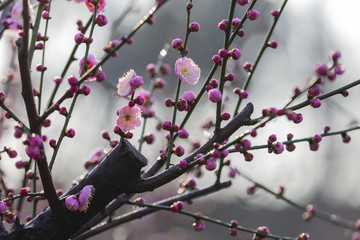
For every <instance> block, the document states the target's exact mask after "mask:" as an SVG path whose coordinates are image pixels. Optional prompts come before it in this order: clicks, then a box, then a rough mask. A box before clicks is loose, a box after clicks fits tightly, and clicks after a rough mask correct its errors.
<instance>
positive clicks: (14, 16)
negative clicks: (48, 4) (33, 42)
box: [6, 0, 34, 30]
mask: <svg viewBox="0 0 360 240" xmlns="http://www.w3.org/2000/svg"><path fill="white" fill-rule="evenodd" d="M28 5H29V15H30V22H32V20H31V19H32V18H33V15H34V10H33V8H32V5H31V4H30V3H29V4H28ZM22 11H23V1H22V0H18V1H17V2H16V3H15V4H14V6H13V7H12V9H11V13H10V18H8V19H6V21H7V22H8V23H9V24H10V25H9V29H11V30H18V29H22V28H23V17H22Z"/></svg>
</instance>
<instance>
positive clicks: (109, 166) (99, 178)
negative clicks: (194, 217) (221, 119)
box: [0, 103, 253, 240]
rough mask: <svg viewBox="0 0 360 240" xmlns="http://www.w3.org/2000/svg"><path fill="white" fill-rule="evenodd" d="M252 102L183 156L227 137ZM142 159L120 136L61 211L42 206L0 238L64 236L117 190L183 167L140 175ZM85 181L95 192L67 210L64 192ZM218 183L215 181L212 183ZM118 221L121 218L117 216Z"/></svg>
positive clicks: (158, 182)
mask: <svg viewBox="0 0 360 240" xmlns="http://www.w3.org/2000/svg"><path fill="white" fill-rule="evenodd" d="M252 112H253V105H252V104H251V103H249V104H248V105H247V106H246V107H245V108H244V110H243V111H242V112H241V113H239V114H238V115H237V116H236V117H235V118H234V119H233V120H231V121H230V122H229V123H228V124H227V125H226V126H225V127H224V128H222V129H219V131H217V132H216V133H215V134H214V136H213V137H212V138H210V139H209V140H208V141H207V142H206V143H205V144H204V145H203V146H201V147H200V148H199V149H198V150H197V151H195V152H194V153H192V154H191V155H190V156H188V157H187V158H186V161H187V162H189V163H191V162H192V161H194V157H195V156H196V155H197V154H199V153H206V152H208V151H209V150H211V149H212V146H213V143H215V142H222V141H224V140H225V139H227V138H229V137H230V136H231V134H233V133H234V132H235V131H236V130H237V129H239V128H240V127H241V126H244V125H247V124H248V123H249V121H250V115H251V114H252ZM145 165H146V160H145V158H144V156H142V155H141V154H140V153H139V152H138V151H137V150H136V149H135V148H134V147H133V146H132V145H131V144H130V143H129V142H128V141H126V140H124V139H121V141H120V143H119V144H118V145H117V146H116V147H115V149H114V150H113V151H112V152H110V153H109V154H108V156H107V157H106V158H105V159H104V160H103V161H102V162H101V163H100V164H99V165H98V166H97V167H96V168H94V169H93V170H92V171H91V172H90V173H89V174H88V175H87V176H86V177H85V178H84V179H83V180H82V181H81V182H80V183H79V184H77V185H76V186H74V187H73V188H72V189H70V190H69V191H68V192H67V193H65V194H64V195H63V196H62V198H61V208H62V209H61V210H62V213H63V214H61V215H56V216H55V215H54V214H53V213H52V212H51V210H50V208H46V209H45V210H44V211H43V212H42V213H41V214H39V215H38V216H37V217H36V218H34V219H33V220H32V221H31V222H29V223H28V224H27V225H25V226H24V227H22V226H18V228H17V229H16V230H15V231H14V232H12V233H11V234H9V235H8V236H1V235H0V239H4V240H10V239H11V240H12V239H29V240H35V239H36V240H50V239H51V240H65V239H68V238H69V237H70V236H71V235H72V234H74V233H75V232H76V231H77V230H79V229H80V228H81V227H82V226H83V225H84V224H86V223H87V222H88V221H90V220H91V219H92V218H93V217H94V216H95V215H96V214H97V213H99V212H100V211H102V210H103V209H104V208H105V207H106V206H107V205H108V204H109V203H110V202H111V201H112V200H113V199H115V198H116V197H117V196H118V195H119V194H123V193H125V194H132V193H139V192H144V191H151V190H153V189H155V188H158V187H160V186H162V185H165V184H166V183H168V182H170V181H172V180H173V179H175V178H177V177H179V176H180V175H182V174H183V173H184V172H185V171H186V170H184V169H180V168H179V167H177V166H174V167H172V168H170V169H167V170H165V171H163V172H162V173H160V174H158V175H156V176H154V177H150V178H148V179H142V178H141V176H140V171H141V168H142V167H144V166H145ZM86 185H93V187H94V188H95V195H94V197H93V199H92V200H91V204H90V206H89V208H88V210H87V212H79V211H76V212H71V211H69V210H67V209H66V207H65V199H66V196H69V195H76V194H78V193H79V192H80V190H81V189H82V188H83V187H84V186H86ZM215 186H218V185H215ZM121 221H122V220H121Z"/></svg>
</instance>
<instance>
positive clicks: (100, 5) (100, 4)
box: [85, 0, 106, 13]
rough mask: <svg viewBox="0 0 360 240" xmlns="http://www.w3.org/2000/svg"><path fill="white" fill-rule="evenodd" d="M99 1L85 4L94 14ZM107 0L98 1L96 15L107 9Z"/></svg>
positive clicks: (87, 0)
mask: <svg viewBox="0 0 360 240" xmlns="http://www.w3.org/2000/svg"><path fill="white" fill-rule="evenodd" d="M96 2H97V0H85V4H86V6H87V8H88V9H89V11H90V12H92V13H94V10H95V4H94V3H96ZM105 5H106V3H105V0H99V1H98V5H97V9H96V13H99V12H101V11H102V10H104V8H105Z"/></svg>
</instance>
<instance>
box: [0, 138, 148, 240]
mask: <svg viewBox="0 0 360 240" xmlns="http://www.w3.org/2000/svg"><path fill="white" fill-rule="evenodd" d="M145 165H146V160H145V158H144V156H142V155H141V154H140V153H139V152H138V151H136V149H134V148H133V146H132V145H131V144H130V143H129V142H128V141H127V140H124V139H122V140H121V141H120V143H119V144H118V145H117V146H116V147H115V148H114V150H113V151H112V152H111V153H109V155H108V156H107V157H106V158H105V159H104V160H103V161H102V162H101V164H99V165H98V166H97V167H96V168H94V169H93V170H92V171H91V172H90V173H89V174H88V175H87V176H86V177H85V178H84V179H83V180H82V181H81V182H80V183H79V184H77V185H76V186H74V187H73V188H71V189H70V190H69V191H68V192H66V193H65V194H64V195H63V196H62V197H61V205H62V208H63V209H62V210H63V214H61V216H58V217H54V216H53V215H52V213H51V211H50V209H49V208H46V209H45V210H44V211H43V212H42V213H40V214H39V215H38V216H37V217H36V218H34V219H33V220H32V221H31V222H29V223H28V224H26V225H25V226H21V225H18V227H17V228H16V230H15V231H14V232H12V233H11V234H9V235H7V236H1V235H0V239H1V240H2V239H4V240H8V239H9V240H10V239H11V240H12V239H17V240H20V239H27V240H35V239H36V240H50V239H51V240H64V239H68V238H69V237H70V236H71V235H72V234H74V233H75V232H76V231H77V230H78V229H79V228H80V227H81V226H82V225H84V224H85V223H86V222H87V221H89V220H90V219H91V218H92V217H93V216H94V215H95V214H97V213H98V212H99V211H101V210H102V209H104V208H105V206H106V205H107V204H108V203H110V202H111V201H112V200H113V199H114V198H116V197H117V196H118V195H119V194H122V193H129V192H130V189H131V186H134V185H135V184H136V183H137V182H138V181H139V180H140V170H141V168H142V167H144V166H145ZM86 185H93V186H94V188H95V195H94V197H93V199H92V200H91V204H90V206H89V208H88V209H87V211H86V212H79V211H76V212H71V211H69V210H67V209H66V207H65V199H66V196H69V195H76V194H77V193H79V192H80V190H81V189H82V188H83V187H84V186H86Z"/></svg>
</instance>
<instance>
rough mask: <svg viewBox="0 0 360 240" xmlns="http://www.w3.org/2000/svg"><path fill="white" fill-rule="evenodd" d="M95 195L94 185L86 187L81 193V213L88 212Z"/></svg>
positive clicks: (79, 198)
mask: <svg viewBox="0 0 360 240" xmlns="http://www.w3.org/2000/svg"><path fill="white" fill-rule="evenodd" d="M94 193H95V188H94V187H93V185H86V186H85V187H84V188H83V189H82V190H81V191H80V193H79V197H78V200H79V211H81V212H86V210H87V209H88V207H89V205H90V201H91V199H92V198H93V196H94Z"/></svg>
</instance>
